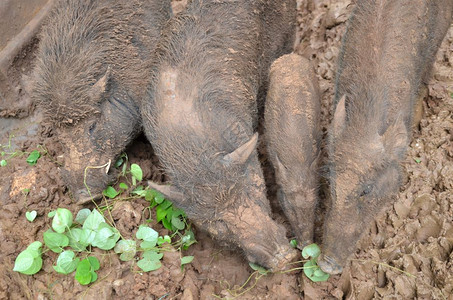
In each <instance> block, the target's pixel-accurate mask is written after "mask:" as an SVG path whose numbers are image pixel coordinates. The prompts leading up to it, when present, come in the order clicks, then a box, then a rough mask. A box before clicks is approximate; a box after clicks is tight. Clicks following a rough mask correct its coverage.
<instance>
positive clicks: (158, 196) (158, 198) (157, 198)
mask: <svg viewBox="0 0 453 300" xmlns="http://www.w3.org/2000/svg"><path fill="white" fill-rule="evenodd" d="M164 200H165V196H164V195H163V194H161V193H159V192H158V191H156V196H154V201H156V203H157V204H161V203H162V202H163V201H164Z"/></svg>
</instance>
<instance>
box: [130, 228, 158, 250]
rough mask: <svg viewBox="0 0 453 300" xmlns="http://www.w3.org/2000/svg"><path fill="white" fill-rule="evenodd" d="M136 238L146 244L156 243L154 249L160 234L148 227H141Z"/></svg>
mask: <svg viewBox="0 0 453 300" xmlns="http://www.w3.org/2000/svg"><path fill="white" fill-rule="evenodd" d="M135 236H136V237H137V238H138V239H141V240H144V241H146V242H149V243H154V245H153V247H154V246H155V245H156V243H157V238H158V236H159V234H158V233H157V231H155V230H154V229H152V228H150V227H148V226H146V225H140V227H139V228H138V230H137V233H136V234H135Z"/></svg>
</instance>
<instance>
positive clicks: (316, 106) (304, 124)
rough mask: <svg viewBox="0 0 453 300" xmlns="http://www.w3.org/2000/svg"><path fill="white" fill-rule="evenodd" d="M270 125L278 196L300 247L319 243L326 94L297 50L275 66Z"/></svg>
mask: <svg viewBox="0 0 453 300" xmlns="http://www.w3.org/2000/svg"><path fill="white" fill-rule="evenodd" d="M269 77H270V80H269V90H268V93H267V98H266V105H265V114H264V124H265V135H266V143H267V151H268V154H269V159H270V161H271V163H272V165H273V166H274V170H275V179H276V182H277V184H278V186H279V190H278V199H279V202H280V204H281V206H282V209H283V212H284V213H285V215H286V217H287V218H288V220H289V222H290V223H291V226H292V228H293V231H294V234H295V236H296V238H297V240H298V242H299V246H300V247H304V246H306V245H308V244H310V243H312V242H313V229H314V228H313V227H314V221H315V220H314V219H315V218H314V217H315V208H316V205H317V202H318V201H317V199H318V185H319V176H318V157H319V153H320V149H319V147H320V141H321V125H320V114H321V104H320V100H321V99H320V94H319V85H318V80H317V78H316V75H315V72H314V70H313V67H312V66H311V64H310V62H309V61H308V60H307V59H306V58H303V57H301V56H299V55H297V54H288V55H284V56H282V57H280V58H279V59H278V60H276V61H275V62H274V63H273V64H272V67H271V71H270V76H269Z"/></svg>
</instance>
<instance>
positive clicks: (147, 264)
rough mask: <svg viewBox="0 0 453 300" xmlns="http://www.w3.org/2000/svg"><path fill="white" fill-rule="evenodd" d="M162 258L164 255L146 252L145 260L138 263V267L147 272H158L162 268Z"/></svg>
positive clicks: (144, 254)
mask: <svg viewBox="0 0 453 300" xmlns="http://www.w3.org/2000/svg"><path fill="white" fill-rule="evenodd" d="M162 256H163V254H162V253H157V252H156V251H145V252H143V258H142V259H141V260H139V261H138V262H137V266H138V267H139V268H140V269H142V270H143V271H145V272H149V271H154V270H157V269H159V268H160V267H161V266H162V264H161V262H160V259H161V258H162Z"/></svg>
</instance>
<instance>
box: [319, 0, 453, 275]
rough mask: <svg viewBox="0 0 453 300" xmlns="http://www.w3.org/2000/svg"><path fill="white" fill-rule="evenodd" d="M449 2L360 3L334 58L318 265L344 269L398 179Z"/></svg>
mask: <svg viewBox="0 0 453 300" xmlns="http://www.w3.org/2000/svg"><path fill="white" fill-rule="evenodd" d="M452 8H453V1H452V0H438V1H427V0H423V1H422V0H391V1H390V0H387V1H384V0H379V1H371V0H362V1H358V2H357V7H356V8H355V11H354V12H353V15H352V17H351V19H350V20H349V26H348V29H347V32H346V34H345V37H344V41H343V49H342V53H341V55H340V58H339V65H338V73H337V83H336V95H335V100H336V101H335V103H336V108H335V114H334V118H333V122H332V125H331V128H330V130H329V138H328V154H329V160H330V162H329V164H328V165H329V182H330V191H331V200H332V203H331V207H330V209H329V210H328V212H327V215H326V219H325V229H324V245H323V249H322V250H323V256H322V257H320V259H319V265H320V267H321V268H322V269H323V270H324V271H325V272H328V273H331V274H336V273H340V272H341V271H342V266H344V265H345V263H346V260H347V258H348V256H349V255H350V254H351V253H353V251H354V249H355V245H356V242H357V240H358V239H359V238H360V237H361V235H362V233H364V232H365V231H366V230H367V228H368V226H369V224H370V222H371V221H372V220H373V218H374V217H375V216H376V214H377V213H379V211H381V210H382V209H383V208H384V207H386V206H387V204H389V202H390V201H389V200H391V199H392V196H394V195H395V194H396V192H397V191H398V188H399V186H400V182H401V167H400V163H401V162H402V160H403V159H404V156H405V153H406V148H407V145H408V143H409V141H410V138H411V125H412V124H411V122H412V119H413V111H414V106H415V103H416V102H417V101H416V100H417V98H418V94H419V91H420V90H421V87H422V86H423V84H425V83H427V82H428V80H429V77H430V73H431V69H432V65H433V62H434V59H435V56H436V52H437V50H438V48H439V46H440V44H441V42H442V39H443V37H444V36H445V34H446V32H447V29H448V27H449V25H450V20H451V15H452Z"/></svg>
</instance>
